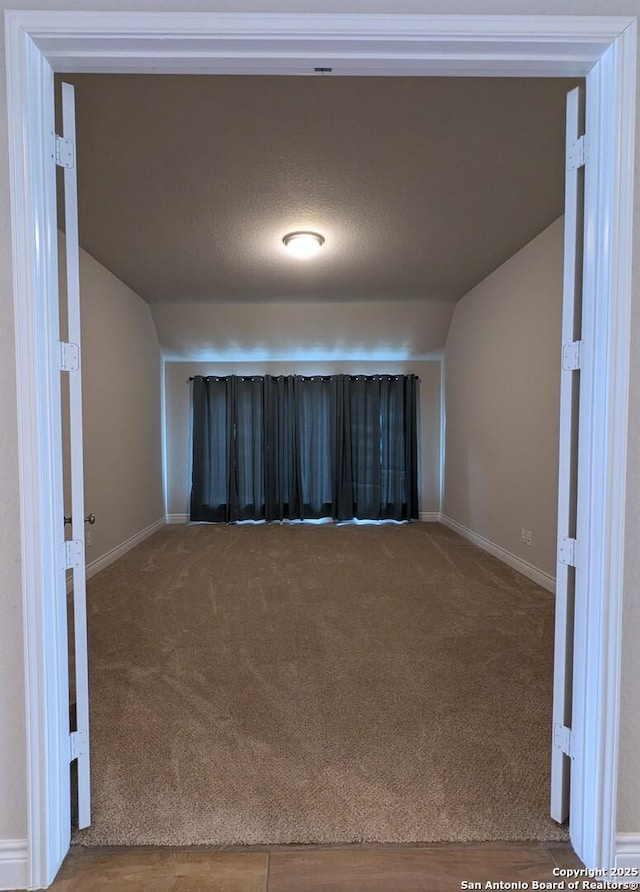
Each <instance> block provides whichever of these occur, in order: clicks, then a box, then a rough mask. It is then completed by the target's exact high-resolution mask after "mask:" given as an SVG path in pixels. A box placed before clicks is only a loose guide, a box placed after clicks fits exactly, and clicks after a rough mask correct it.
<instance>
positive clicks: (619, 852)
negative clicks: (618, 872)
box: [614, 833, 640, 883]
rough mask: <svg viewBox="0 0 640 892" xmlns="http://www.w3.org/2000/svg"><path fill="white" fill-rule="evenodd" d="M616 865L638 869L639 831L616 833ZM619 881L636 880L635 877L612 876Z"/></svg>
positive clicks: (639, 864)
mask: <svg viewBox="0 0 640 892" xmlns="http://www.w3.org/2000/svg"><path fill="white" fill-rule="evenodd" d="M615 866H616V867H623V868H635V869H636V870H640V833H618V835H617V836H616V864H615ZM614 879H616V880H619V881H620V882H622V883H623V882H625V881H626V882H631V881H634V880H635V881H636V882H637V877H624V876H621V877H614Z"/></svg>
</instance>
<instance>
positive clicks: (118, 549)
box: [87, 517, 167, 579]
mask: <svg viewBox="0 0 640 892" xmlns="http://www.w3.org/2000/svg"><path fill="white" fill-rule="evenodd" d="M166 522H167V521H166V519H165V518H164V517H160V518H158V520H154V522H153V523H150V524H149V526H148V527H145V528H144V529H143V530H140V532H138V533H135V534H134V535H133V536H130V537H129V538H128V539H126V540H125V541H124V542H121V543H120V545H116V546H115V548H111V549H110V550H109V551H107V552H105V554H103V555H102V556H101V557H99V558H96V559H95V560H94V561H91V563H90V564H87V579H91V577H92V576H95V575H96V573H99V572H100V571H101V570H104V569H105V567H108V566H109V565H110V564H113V563H114V562H115V561H117V560H118V558H121V557H122V556H123V555H125V554H126V553H127V552H128V551H131V549H132V548H135V547H136V545H140V543H141V542H144V540H145V539H148V538H149V536H153V534H154V533H155V532H157V531H158V530H159V529H161V528H162V527H163V526H165V524H166Z"/></svg>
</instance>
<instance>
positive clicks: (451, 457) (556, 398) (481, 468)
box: [443, 218, 563, 576]
mask: <svg viewBox="0 0 640 892" xmlns="http://www.w3.org/2000/svg"><path fill="white" fill-rule="evenodd" d="M562 252H563V218H561V219H560V220H557V221H556V222H555V223H553V224H552V225H551V226H550V227H549V228H548V229H545V231H544V232H542V233H541V234H540V235H539V236H538V237H537V238H535V239H534V240H533V241H532V242H530V243H529V244H528V245H526V247H524V248H523V249H522V250H521V251H519V252H518V253H517V254H515V255H514V256H513V257H511V258H510V259H509V260H508V261H507V262H506V263H504V264H503V265H502V266H501V267H499V268H498V269H497V270H496V271H495V272H493V273H492V274H491V275H490V276H488V278H486V279H485V280H484V281H483V282H481V283H480V284H479V285H477V286H476V287H475V288H474V289H472V290H471V291H470V292H469V293H468V294H467V295H465V296H464V297H463V298H462V299H461V300H460V301H459V302H458V304H457V306H456V309H455V312H454V314H453V320H452V322H451V328H450V329H449V335H448V338H447V345H446V349H445V364H444V381H445V394H446V397H445V416H446V436H445V473H444V481H445V482H444V500H443V504H444V513H445V514H446V515H448V516H449V517H451V518H452V519H453V520H456V521H457V522H458V523H460V524H462V525H463V526H465V527H467V528H468V529H470V530H473V532H474V533H479V534H480V535H481V536H484V538H485V539H489V541H490V542H493V543H495V544H496V545H499V546H500V547H501V548H504V549H506V550H507V551H509V552H511V553H512V554H515V555H517V556H518V557H520V558H522V559H523V560H526V561H527V562H528V563H530V564H533V566H534V567H537V568H538V569H540V570H542V571H543V572H545V573H548V574H550V575H551V576H555V571H556V520H557V505H556V502H557V492H558V486H557V480H558V414H559V407H560V359H559V357H560V343H561V340H560V335H561V321H562ZM522 527H525V528H526V529H528V530H531V531H532V533H533V545H532V546H528V545H524V544H523V543H522V541H521V536H520V532H521V529H522Z"/></svg>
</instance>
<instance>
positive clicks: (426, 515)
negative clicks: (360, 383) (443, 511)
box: [419, 511, 440, 523]
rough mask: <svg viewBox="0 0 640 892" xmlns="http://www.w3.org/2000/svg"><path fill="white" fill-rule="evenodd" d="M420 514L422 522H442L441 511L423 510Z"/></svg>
mask: <svg viewBox="0 0 640 892" xmlns="http://www.w3.org/2000/svg"><path fill="white" fill-rule="evenodd" d="M419 516H420V521H421V522H422V523H440V512H439V511H421V512H420V515H419Z"/></svg>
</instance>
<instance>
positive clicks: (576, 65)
mask: <svg viewBox="0 0 640 892" xmlns="http://www.w3.org/2000/svg"><path fill="white" fill-rule="evenodd" d="M636 30H637V29H636V20H635V19H633V18H628V17H618V16H615V17H588V16H480V15H474V16H426V15H424V16H423V15H396V14H393V15H369V14H353V15H351V14H348V15H343V14H335V15H331V14H322V15H316V14H299V13H295V14H279V13H278V14H258V15H253V14H250V13H238V14H232V13H197V14H196V13H187V12H178V13H152V12H149V13H143V12H137V13H127V12H51V11H11V12H7V13H6V35H7V73H8V92H9V138H10V171H11V207H12V232H13V265H14V307H15V333H16V351H17V382H18V424H19V446H20V493H21V496H20V498H21V536H22V578H23V583H22V584H23V604H24V640H25V687H26V703H27V759H28V761H27V767H28V824H29V828H28V829H29V859H30V884H31V887H32V888H39V887H43V886H46V885H48V884H49V883H50V882H51V881H52V879H53V878H54V876H55V874H56V872H57V870H58V868H59V866H60V864H61V862H62V860H63V858H64V856H65V855H66V853H67V850H68V847H69V841H70V835H69V789H68V779H69V739H68V730H69V725H68V709H67V705H68V691H67V666H66V660H67V651H66V611H65V587H64V571H63V569H62V566H63V563H62V556H61V553H62V543H61V541H59V539H58V538H57V536H58V531H59V530H60V518H61V517H62V513H63V508H62V461H61V455H60V399H59V391H60V383H59V377H60V376H59V364H58V353H59V351H58V348H57V342H58V338H59V332H58V319H57V287H58V286H57V256H56V252H57V234H56V212H55V174H54V167H53V164H52V163H51V153H52V151H53V145H52V133H53V128H54V124H53V121H54V111H53V72H54V71H65V72H83V71H84V72H89V71H91V72H147V73H150V72H163V73H172V72H173V73H225V74H229V73H238V74H241V73H251V74H301V73H312V72H313V68H314V67H315V66H318V65H321V66H327V65H328V66H332V67H333V69H334V72H335V73H336V74H375V75H393V74H421V73H422V74H432V75H466V76H476V75H477V76H482V75H491V76H534V75H535V76H585V77H587V129H588V140H589V146H588V153H589V154H588V158H589V161H588V166H587V175H586V208H585V214H586V219H585V224H586V225H585V244H586V251H585V254H586V258H587V260H586V268H585V283H586V286H585V294H584V317H583V318H584V324H583V350H582V356H583V368H582V372H581V375H582V379H581V401H582V406H583V410H582V412H581V430H580V480H579V496H578V498H579V505H580V507H579V514H580V518H579V524H578V540H579V547H580V566H579V568H578V571H577V597H576V602H577V604H578V605H579V607H578V611H577V617H576V640H577V661H576V665H577V673H576V687H575V692H574V723H573V741H572V756H573V783H572V788H573V792H572V800H571V834H572V840H573V843H574V846H575V848H576V850H577V852H578V854H579V855H580V856H581V857H582V858H583V860H584V861H585V862H586V864H587V865H588V866H589V867H606V866H612V865H613V864H614V863H615V859H616V841H615V834H616V794H617V769H618V729H619V723H620V715H619V688H620V650H621V625H622V574H623V560H624V514H625V472H626V440H627V437H626V430H627V409H628V383H629V317H630V300H631V228H632V186H633V153H634V117H635V85H636V73H635V64H636ZM558 361H560V358H558ZM585 406H586V407H588V409H589V411H584V407H585ZM587 583H588V584H587Z"/></svg>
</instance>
